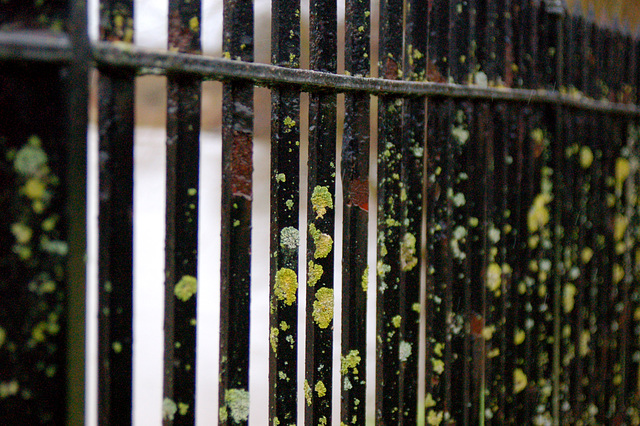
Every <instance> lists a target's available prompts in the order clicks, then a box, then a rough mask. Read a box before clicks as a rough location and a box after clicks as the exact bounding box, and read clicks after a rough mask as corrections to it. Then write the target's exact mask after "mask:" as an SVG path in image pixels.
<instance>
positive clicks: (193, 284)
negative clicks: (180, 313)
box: [173, 275, 197, 302]
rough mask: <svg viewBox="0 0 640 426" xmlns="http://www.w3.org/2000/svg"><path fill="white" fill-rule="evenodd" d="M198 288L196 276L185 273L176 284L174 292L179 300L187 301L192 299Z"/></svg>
mask: <svg viewBox="0 0 640 426" xmlns="http://www.w3.org/2000/svg"><path fill="white" fill-rule="evenodd" d="M196 290H197V281H196V277H194V276H191V275H184V276H183V277H182V278H180V281H178V284H176V286H175V287H174V289H173V293H174V294H175V295H176V297H177V298H178V299H179V300H181V301H183V302H186V301H187V300H189V299H191V297H192V296H193V295H194V294H196Z"/></svg>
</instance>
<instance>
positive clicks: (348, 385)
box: [340, 0, 371, 424]
mask: <svg viewBox="0 0 640 426" xmlns="http://www.w3.org/2000/svg"><path fill="white" fill-rule="evenodd" d="M369 8H370V3H369V1H368V0H363V1H360V0H348V1H347V2H346V11H345V20H346V22H345V32H346V34H345V60H344V62H345V73H349V74H351V75H355V76H368V75H369V71H370V66H371V65H370V60H369V53H370V46H369V42H370V10H369ZM360 29H362V31H361V30H360ZM344 104H345V116H344V133H343V141H342V161H341V163H340V169H341V175H342V176H341V177H342V194H343V200H344V208H343V209H344V210H343V233H342V235H343V237H342V239H343V243H342V244H343V246H342V247H343V249H342V336H341V337H342V339H341V356H340V361H341V362H340V378H341V380H340V383H341V384H342V388H341V409H340V421H341V422H342V423H345V424H349V423H350V422H353V420H354V419H355V422H356V423H358V422H362V421H363V419H365V418H366V403H365V401H366V396H367V395H366V382H365V378H366V374H367V371H366V352H367V345H366V335H367V333H366V329H367V324H366V318H367V292H368V287H369V266H368V264H367V247H368V240H369V238H368V223H369V184H370V183H369V115H370V111H369V104H370V100H369V94H367V93H347V94H345V96H344Z"/></svg>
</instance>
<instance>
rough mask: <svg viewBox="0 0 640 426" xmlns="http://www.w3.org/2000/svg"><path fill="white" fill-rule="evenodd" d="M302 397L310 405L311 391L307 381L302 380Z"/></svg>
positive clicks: (311, 400)
mask: <svg viewBox="0 0 640 426" xmlns="http://www.w3.org/2000/svg"><path fill="white" fill-rule="evenodd" d="M303 387H304V399H305V400H306V401H307V405H309V406H311V404H312V402H313V399H312V398H313V393H312V391H311V386H309V381H307V380H305V381H304V386H303Z"/></svg>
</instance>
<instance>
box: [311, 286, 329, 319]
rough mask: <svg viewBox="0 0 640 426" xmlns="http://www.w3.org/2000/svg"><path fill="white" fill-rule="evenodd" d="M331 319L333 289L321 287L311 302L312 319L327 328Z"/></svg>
mask: <svg viewBox="0 0 640 426" xmlns="http://www.w3.org/2000/svg"><path fill="white" fill-rule="evenodd" d="M332 319H333V289H332V288H326V287H322V288H320V289H318V291H316V300H315V301H314V302H313V320H314V321H315V322H316V324H318V327H320V328H327V327H329V324H331V320H332Z"/></svg>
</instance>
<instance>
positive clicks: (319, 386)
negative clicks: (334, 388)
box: [314, 380, 327, 398]
mask: <svg viewBox="0 0 640 426" xmlns="http://www.w3.org/2000/svg"><path fill="white" fill-rule="evenodd" d="M314 389H315V391H316V393H317V394H318V396H319V397H321V398H322V397H323V396H325V395H326V394H327V388H326V386H325V385H324V383H322V380H318V383H316V386H315V387H314Z"/></svg>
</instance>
